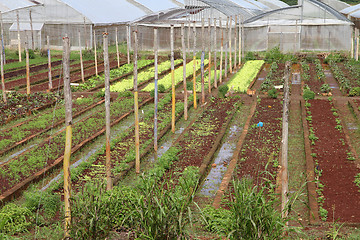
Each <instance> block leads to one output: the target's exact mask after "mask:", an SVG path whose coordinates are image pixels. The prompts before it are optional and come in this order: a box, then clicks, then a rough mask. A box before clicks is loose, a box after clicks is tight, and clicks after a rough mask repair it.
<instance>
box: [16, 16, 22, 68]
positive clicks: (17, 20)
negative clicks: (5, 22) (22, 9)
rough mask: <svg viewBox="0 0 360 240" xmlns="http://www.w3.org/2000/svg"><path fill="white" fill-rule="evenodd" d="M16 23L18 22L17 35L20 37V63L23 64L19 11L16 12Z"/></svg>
mask: <svg viewBox="0 0 360 240" xmlns="http://www.w3.org/2000/svg"><path fill="white" fill-rule="evenodd" d="M16 22H17V35H18V52H19V62H21V39H20V20H19V11H16Z"/></svg>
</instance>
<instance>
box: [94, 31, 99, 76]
mask: <svg viewBox="0 0 360 240" xmlns="http://www.w3.org/2000/svg"><path fill="white" fill-rule="evenodd" d="M96 51H97V49H96V35H95V29H94V54H95V73H96V76H98V75H99V72H98V62H97V52H96Z"/></svg>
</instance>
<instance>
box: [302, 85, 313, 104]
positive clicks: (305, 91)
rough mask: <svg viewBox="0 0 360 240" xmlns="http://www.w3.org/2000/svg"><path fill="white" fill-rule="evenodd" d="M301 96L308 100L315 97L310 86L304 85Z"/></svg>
mask: <svg viewBox="0 0 360 240" xmlns="http://www.w3.org/2000/svg"><path fill="white" fill-rule="evenodd" d="M303 98H304V99H305V100H309V99H314V98H315V93H314V92H313V91H311V90H310V88H309V87H308V86H307V85H305V87H304V89H303Z"/></svg>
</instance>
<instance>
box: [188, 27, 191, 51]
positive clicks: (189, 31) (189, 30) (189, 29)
mask: <svg viewBox="0 0 360 240" xmlns="http://www.w3.org/2000/svg"><path fill="white" fill-rule="evenodd" d="M190 33H191V23H190V20H189V28H188V34H187V45H188V52H189V53H190V51H191V48H190Z"/></svg>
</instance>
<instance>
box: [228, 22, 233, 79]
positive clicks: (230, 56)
mask: <svg viewBox="0 0 360 240" xmlns="http://www.w3.org/2000/svg"><path fill="white" fill-rule="evenodd" d="M231 30H232V17H231V16H230V22H229V37H228V38H229V70H230V73H232V49H231V42H232V41H231V40H232V39H231V38H232V34H231Z"/></svg>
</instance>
